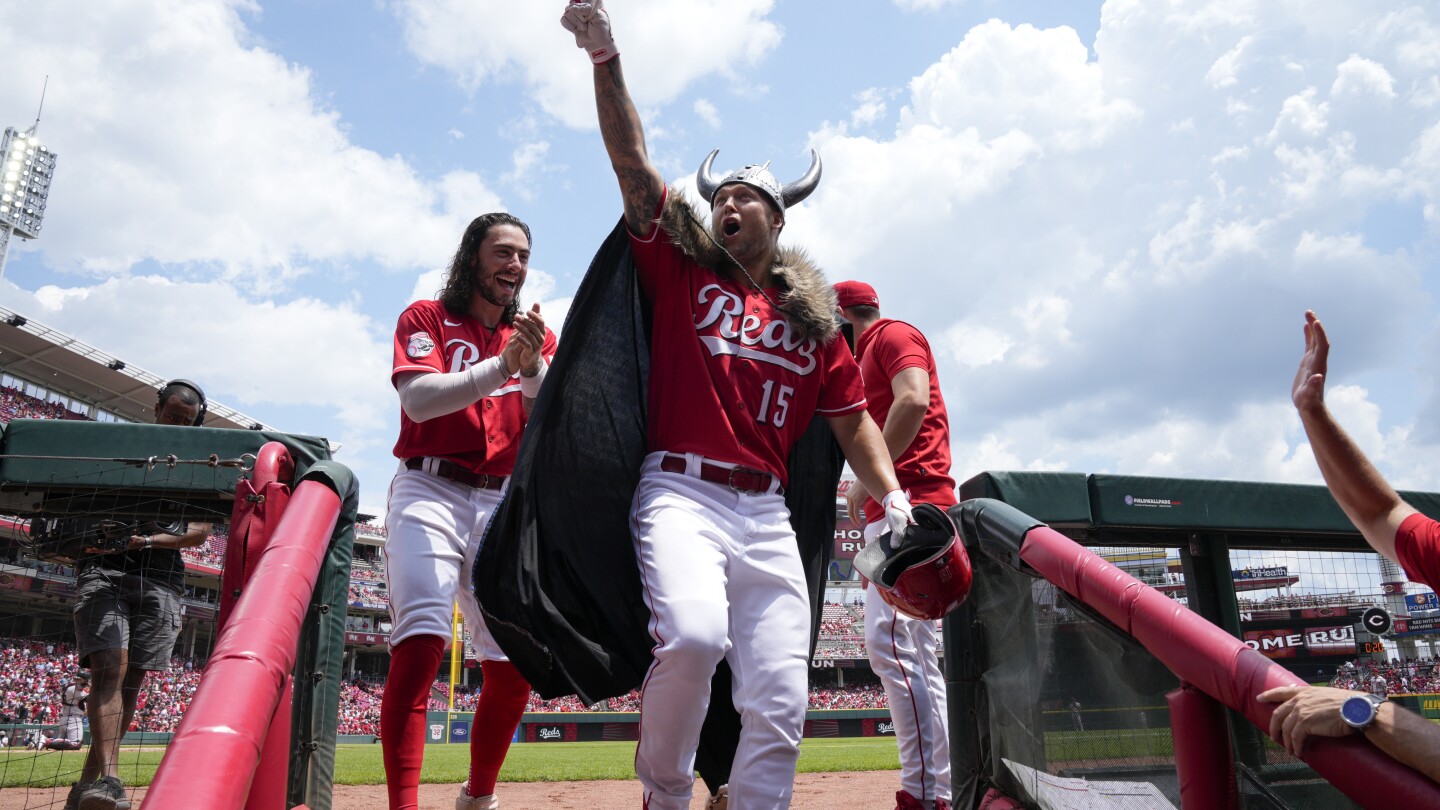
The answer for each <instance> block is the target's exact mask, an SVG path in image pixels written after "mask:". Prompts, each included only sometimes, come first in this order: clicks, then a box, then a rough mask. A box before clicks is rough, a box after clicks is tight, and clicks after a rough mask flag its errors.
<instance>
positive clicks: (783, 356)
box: [695, 284, 819, 376]
mask: <svg viewBox="0 0 1440 810" xmlns="http://www.w3.org/2000/svg"><path fill="white" fill-rule="evenodd" d="M696 303H698V304H700V305H701V307H704V306H706V305H707V304H708V305H709V309H707V310H704V311H703V313H702V315H701V316H700V317H699V318H697V319H696V320H695V331H696V332H703V331H705V330H706V329H709V328H710V327H712V326H714V327H715V331H716V332H718V333H719V334H718V335H701V336H700V342H701V343H702V344H704V345H705V348H706V349H707V350H709V352H710V355H711V356H712V357H713V356H715V355H721V354H730V355H734V356H736V357H744V358H747V359H750V360H758V361H760V362H762V363H771V364H773V365H777V366H780V367H781V368H787V369H789V370H791V371H793V372H795V373H796V374H800V375H802V376H803V375H806V374H809V373H810V372H812V371H814V370H815V365H816V360H815V349H816V347H817V346H818V345H819V344H818V343H817V342H816V340H815V339H814V338H805V339H803V340H802V339H801V338H800V337H799V336H797V335H796V334H795V329H794V327H792V326H791V325H790V322H789V321H787V320H785V319H784V318H776V319H775V320H773V321H769V322H766V321H765V320H762V319H761V318H760V316H759V315H754V314H751V315H744V317H741V316H742V315H743V314H744V312H745V301H744V300H743V299H741V298H740V296H738V295H736V294H734V293H732V292H728V291H726V290H724V289H723V288H721V287H720V285H718V284H707V285H705V286H704V287H701V288H700V294H699V295H698V296H697V298H696ZM766 349H770V350H775V349H779V350H780V351H766ZM787 355H790V356H787Z"/></svg>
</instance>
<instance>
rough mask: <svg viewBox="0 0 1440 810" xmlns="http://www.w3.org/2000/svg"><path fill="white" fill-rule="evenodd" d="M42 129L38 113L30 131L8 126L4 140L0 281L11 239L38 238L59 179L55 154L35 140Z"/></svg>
mask: <svg viewBox="0 0 1440 810" xmlns="http://www.w3.org/2000/svg"><path fill="white" fill-rule="evenodd" d="M48 83H49V77H46V84H48ZM40 109H41V110H42V111H43V110H44V109H45V91H44V90H41V91H40ZM39 127H40V114H39V113H36V114H35V123H34V125H32V126H31V127H30V128H29V129H27V130H25V131H24V132H21V131H19V130H17V129H15V128H14V127H7V128H6V129H5V138H4V139H3V140H0V278H4V277H5V258H6V256H8V255H9V253H10V237H12V236H14V235H16V234H19V235H20V238H22V239H34V238H36V237H38V236H39V235H40V227H41V222H42V220H44V218H45V204H46V201H47V200H48V199H49V197H50V181H51V179H52V178H53V177H54V176H55V153H54V152H52V151H50V149H49V148H48V147H46V146H45V145H44V144H42V143H40V141H39V139H37V138H36V137H35V130H37V129H39Z"/></svg>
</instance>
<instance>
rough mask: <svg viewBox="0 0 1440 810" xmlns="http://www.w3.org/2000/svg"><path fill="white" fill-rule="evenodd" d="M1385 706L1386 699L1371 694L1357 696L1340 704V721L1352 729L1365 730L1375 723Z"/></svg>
mask: <svg viewBox="0 0 1440 810" xmlns="http://www.w3.org/2000/svg"><path fill="white" fill-rule="evenodd" d="M1384 705H1385V698H1382V697H1380V696H1379V695H1371V694H1369V693H1366V694H1363V695H1355V696H1353V697H1349V698H1346V699H1345V702H1344V703H1341V704H1340V719H1341V720H1344V721H1345V725H1347V726H1349V727H1351V728H1358V729H1365V728H1369V726H1370V724H1371V723H1373V722H1375V717H1376V715H1378V714H1379V713H1380V707H1381V706H1384Z"/></svg>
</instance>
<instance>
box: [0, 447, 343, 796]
mask: <svg viewBox="0 0 1440 810" xmlns="http://www.w3.org/2000/svg"><path fill="white" fill-rule="evenodd" d="M277 439H278V440H280V441H282V442H283V443H284V445H285V446H286V448H287V449H288V450H289V453H290V455H291V456H292V457H293V458H294V461H295V465H294V466H295V467H299V468H300V471H303V470H305V469H308V468H310V467H312V466H313V465H315V464H316V463H317V462H319V461H320V460H322V459H325V458H328V455H329V450H328V444H327V443H326V442H325V441H324V440H323V439H317V438H309V437H292V436H288V435H284V434H276V433H271V432H261V431H240V430H222V429H212V428H190V427H173V426H160V425H131V424H117V423H91V422H78V421H74V422H71V421H60V420H16V421H14V422H11V423H10V424H9V425H8V426H7V427H6V428H5V429H4V433H3V436H0V737H9V739H8V740H7V741H8V742H11V743H12V744H11V745H10V746H9V747H5V748H0V786H3V787H4V788H5V794H6V801H5V806H6V807H7V808H10V807H24V808H31V807H34V808H41V807H57V808H58V807H60V806H61V805H62V804H63V803H64V801H65V798H66V794H67V793H68V790H69V786H70V784H71V783H72V782H75V781H77V780H78V779H79V778H80V775H81V773H82V769H83V768H84V766H85V762H86V758H87V757H90V756H95V755H94V754H92V750H93V749H94V748H95V746H94V745H92V743H93V742H94V739H95V735H96V732H97V731H98V730H99V729H97V728H94V727H92V726H93V724H94V723H97V722H98V723H107V724H108V723H113V724H114V729H115V730H114V731H112V732H111V733H110V734H108V735H106V736H111V735H113V734H115V733H117V732H118V735H119V736H118V739H117V741H116V743H115V747H114V748H113V749H111V750H110V751H109V752H108V753H107V754H106V756H109V757H112V758H113V759H114V761H115V762H116V765H117V770H118V773H119V776H120V778H121V780H122V781H123V782H124V783H125V784H126V785H127V786H129V787H130V795H131V798H132V800H133V799H136V798H143V796H144V795H145V791H144V788H143V787H140V788H139V789H138V790H137V789H135V786H137V785H138V786H143V785H145V784H146V783H148V782H149V781H150V778H151V776H152V775H153V774H154V773H155V770H156V768H157V765H158V763H159V762H160V760H161V758H162V756H163V755H164V754H165V751H166V746H167V744H168V743H169V742H170V740H171V738H172V736H173V735H174V734H175V732H176V731H177V730H178V729H179V727H180V725H181V723H182V720H183V718H184V717H185V715H186V712H187V710H188V709H189V707H190V704H191V702H192V701H193V700H194V697H195V691H196V688H197V686H198V685H199V683H200V681H201V679H202V677H203V675H204V672H205V669H206V666H207V664H208V663H209V662H210V658H211V655H212V652H213V650H214V648H215V644H216V640H217V618H218V617H219V614H220V612H221V610H222V603H223V601H224V600H223V599H222V580H223V577H224V576H225V572H226V559H227V557H231V558H232V559H233V558H234V554H233V552H234V551H235V548H234V547H232V542H233V538H232V537H231V536H230V531H229V529H230V526H229V524H230V522H231V518H232V513H233V507H234V505H235V492H236V487H237V484H239V483H241V482H242V481H244V480H246V479H247V477H248V476H249V475H250V473H251V470H252V468H253V465H254V461H255V457H256V454H257V452H259V451H260V448H261V447H262V446H264V445H265V444H266V443H267V442H270V441H272V440H277ZM326 463H331V462H326ZM351 520H352V522H353V505H352V509H351ZM342 522H343V521H342ZM190 532H194V534H195V535H198V536H199V543H198V545H195V546H193V547H190V548H186V549H183V550H179V551H175V552H162V550H158V549H153V548H152V549H150V550H143V549H135V548H131V549H130V550H129V551H119V549H122V548H124V547H126V546H127V545H128V546H132V547H133V546H135V545H136V543H135V542H132V541H131V538H137V537H138V538H144V537H162V538H174V537H180V536H184V535H186V534H187V533H190ZM242 543H243V540H242ZM333 546H334V548H332V553H331V555H330V556H331V557H334V559H327V566H326V569H327V570H326V571H324V572H322V576H321V577H320V579H319V581H318V582H317V587H316V593H315V595H314V597H313V601H314V605H312V607H313V608H314V609H313V610H312V611H311V613H312V616H311V617H309V620H308V621H307V622H306V628H305V632H304V633H303V634H302V637H301V645H300V646H301V656H300V659H299V660H298V662H297V669H300V668H301V667H304V675H305V677H304V678H303V685H304V687H305V688H304V689H303V690H302V689H299V688H297V689H296V694H295V698H296V712H295V723H294V726H295V729H294V730H295V731H296V732H297V734H296V740H297V745H296V755H295V756H294V757H292V760H293V761H292V762H291V763H290V768H289V770H290V771H291V775H290V780H289V781H290V782H291V783H292V784H291V786H290V787H291V793H292V794H294V795H296V796H299V797H300V798H299V800H297V801H294V802H291V804H298V803H300V801H304V800H305V794H306V793H307V792H309V793H313V792H314V791H313V788H312V786H311V784H310V783H311V782H313V781H315V777H316V774H315V773H314V772H315V771H317V770H318V771H320V772H321V774H320V776H321V777H322V778H323V780H324V782H325V786H324V800H323V801H321V802H312V804H311V806H312V807H318V806H328V795H329V782H330V776H331V767H332V766H330V765H326V764H324V761H325V754H326V753H327V751H328V752H329V754H331V755H332V756H333V746H334V717H335V713H336V712H335V708H334V705H333V704H335V703H336V702H337V701H336V700H335V699H333V696H334V695H338V689H339V682H340V669H339V667H340V656H341V654H342V653H341V649H340V648H341V644H342V643H343V623H344V606H345V588H346V584H347V580H348V559H349V544H348V543H335V544H333ZM341 546H343V548H341V549H340V552H343V553H339V552H337V551H336V550H335V548H338V547H341ZM111 550H116V551H117V553H115V554H106V555H104V560H105V562H104V563H97V559H98V557H99V555H97V554H96V553H95V552H96V551H111ZM342 557H343V559H341V558H342ZM242 559H243V557H242ZM97 578H101V579H105V580H107V581H108V582H113V583H114V584H116V585H117V586H119V587H118V590H117V591H116V594H117V595H118V596H119V598H121V599H123V600H140V601H144V600H153V599H155V598H156V595H157V594H159V593H161V591H165V592H168V593H169V594H170V595H171V597H172V598H173V603H170V604H169V605H168V607H167V605H166V604H165V602H164V600H160V601H159V602H156V603H155V604H154V605H153V607H154V611H153V615H154V617H155V618H154V619H153V622H154V623H153V624H151V625H147V627H146V628H145V629H144V630H138V629H137V630H134V632H138V633H143V634H144V635H145V636H146V637H156V636H153V634H152V630H155V629H157V628H159V629H162V630H163V629H165V628H164V626H165V625H170V627H169V630H170V632H174V633H175V636H176V638H175V642H174V644H173V645H170V647H169V649H168V650H167V651H165V652H168V655H162V659H163V660H162V663H160V664H159V665H158V666H160V667H161V668H160V669H157V670H156V671H152V672H150V673H149V674H148V675H147V676H146V677H145V678H144V680H143V683H142V684H141V686H140V688H139V690H138V693H137V694H136V697H135V700H134V709H133V715H132V716H131V717H130V718H129V722H128V723H126V722H125V717H124V716H123V714H124V708H125V703H124V702H121V701H115V702H113V703H110V704H106V705H104V706H100V705H99V704H96V706H95V707H91V706H90V705H88V704H89V703H90V701H89V700H88V697H87V700H86V704H87V705H85V706H83V707H80V706H67V705H66V704H78V703H79V700H78V698H80V697H81V696H82V695H86V693H89V692H93V691H95V688H96V686H98V685H99V681H100V680H101V679H103V678H106V677H108V676H109V675H112V674H114V673H107V671H106V669H105V666H106V662H107V661H109V660H110V659H107V658H104V657H103V656H104V654H101V656H100V657H95V658H92V659H90V660H89V661H82V660H81V659H80V655H79V653H80V652H81V651H80V650H79V649H78V645H77V635H76V618H75V614H76V606H77V600H78V599H79V596H80V590H82V589H86V588H88V587H90V584H91V583H93V582H94V581H95V580H96V579H97ZM337 580H338V595H337V594H335V593H333V591H336V590H337ZM87 604H95V602H94V601H93V600H87ZM147 604H149V603H148V602H147ZM322 608H323V609H322ZM113 612H114V611H102V610H99V609H98V608H97V609H96V610H95V612H94V613H93V615H92V614H91V613H88V612H87V613H85V616H86V617H87V618H88V619H89V620H90V621H91V625H92V626H98V627H100V628H101V629H102V630H103V629H104V628H106V627H107V626H108V623H109V622H110V621H111V618H110V617H109V614H111V613H113ZM337 621H338V624H336V622H337ZM331 625H334V626H333V627H332V626H331ZM158 637H160V638H163V637H164V636H163V635H162V636H158ZM154 646H156V647H157V648H158V647H159V646H163V645H160V644H159V643H158V642H157V644H156V645H154ZM330 659H333V661H332V660H330ZM331 670H333V671H331ZM80 672H86V673H90V674H91V675H92V680H91V682H90V683H89V684H84V683H83V682H81V681H77V679H76V674H77V673H80ZM315 674H319V675H320V676H321V677H320V678H314V677H312V676H313V675H315ZM71 686H76V687H79V688H76V689H71V688H70V687H71ZM121 690H122V691H123V686H122V687H121ZM317 704H318V705H317ZM326 717H328V718H329V719H328V720H327V719H324V718H326ZM302 726H303V727H302ZM327 726H328V731H327V730H326V727H327ZM42 735H43V736H42ZM27 737H28V738H29V739H30V745H29V746H28V747H27V746H26V745H25V741H26V738H27ZM67 737H68V738H70V739H73V740H74V742H73V743H71V742H70V741H69V740H67ZM57 739H58V740H59V741H58V742H57V741H56V740H57ZM14 743H19V744H18V745H16V744H14ZM17 801H18V802H19V803H16V802H17Z"/></svg>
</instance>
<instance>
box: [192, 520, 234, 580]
mask: <svg viewBox="0 0 1440 810" xmlns="http://www.w3.org/2000/svg"><path fill="white" fill-rule="evenodd" d="M227 532H228V529H227V528H226V527H224V526H216V527H215V528H214V529H212V530H211V531H210V537H209V539H208V540H206V541H205V545H203V546H195V547H193V548H182V549H180V556H181V557H184V558H185V564H186V565H190V566H197V565H198V566H202V567H205V568H213V569H215V570H217V571H219V570H221V569H223V568H224V567H225V547H226V545H227V544H228V543H229V542H230V536H229V534H228V533H227Z"/></svg>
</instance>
